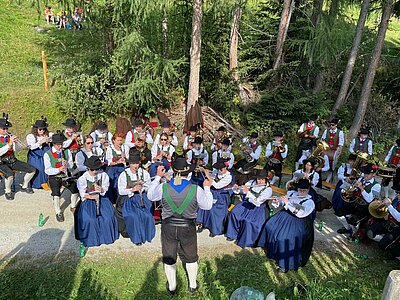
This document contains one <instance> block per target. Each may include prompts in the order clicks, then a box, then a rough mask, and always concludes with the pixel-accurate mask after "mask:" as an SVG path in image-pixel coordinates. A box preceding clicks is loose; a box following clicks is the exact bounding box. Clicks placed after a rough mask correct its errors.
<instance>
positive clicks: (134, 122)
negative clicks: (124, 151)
mask: <svg viewBox="0 0 400 300" xmlns="http://www.w3.org/2000/svg"><path fill="white" fill-rule="evenodd" d="M132 125H133V126H143V125H144V124H143V121H142V120H141V119H135V120H133V122H132Z"/></svg>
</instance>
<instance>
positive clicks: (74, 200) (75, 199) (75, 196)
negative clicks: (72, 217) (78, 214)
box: [71, 194, 79, 208]
mask: <svg viewBox="0 0 400 300" xmlns="http://www.w3.org/2000/svg"><path fill="white" fill-rule="evenodd" d="M78 198H79V194H72V195H71V208H75V207H76V205H77V204H78V201H79V200H78Z"/></svg>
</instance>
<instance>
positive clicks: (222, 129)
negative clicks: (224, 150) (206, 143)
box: [217, 126, 226, 131]
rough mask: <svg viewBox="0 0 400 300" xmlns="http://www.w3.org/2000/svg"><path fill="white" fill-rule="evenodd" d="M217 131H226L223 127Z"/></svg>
mask: <svg viewBox="0 0 400 300" xmlns="http://www.w3.org/2000/svg"><path fill="white" fill-rule="evenodd" d="M217 131H226V129H225V127H224V126H220V127H219V128H218V129H217Z"/></svg>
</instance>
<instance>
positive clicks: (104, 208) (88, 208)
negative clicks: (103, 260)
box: [77, 196, 119, 247]
mask: <svg viewBox="0 0 400 300" xmlns="http://www.w3.org/2000/svg"><path fill="white" fill-rule="evenodd" d="M77 226H78V228H77V235H78V238H79V240H80V241H81V242H83V244H84V245H85V247H92V246H99V245H102V244H112V243H114V242H115V241H116V240H117V239H118V237H119V232H118V224H117V219H116V217H115V211H114V208H113V206H112V204H111V202H110V200H109V199H108V198H107V197H106V196H100V216H97V215H96V202H95V201H94V200H89V199H87V200H84V201H82V202H81V204H80V206H79V208H78V212H77Z"/></svg>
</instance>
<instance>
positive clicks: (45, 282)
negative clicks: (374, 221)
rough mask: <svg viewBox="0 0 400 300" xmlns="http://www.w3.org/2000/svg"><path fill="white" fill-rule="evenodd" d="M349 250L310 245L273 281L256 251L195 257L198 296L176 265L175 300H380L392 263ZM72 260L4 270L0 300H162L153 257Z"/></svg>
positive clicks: (10, 265)
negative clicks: (254, 298) (256, 294)
mask: <svg viewBox="0 0 400 300" xmlns="http://www.w3.org/2000/svg"><path fill="white" fill-rule="evenodd" d="M352 247H353V246H350V247H349V249H350V248H352ZM316 249H317V250H316ZM349 249H347V248H346V247H340V246H339V247H338V246H337V245H336V248H335V250H334V252H333V251H332V250H328V249H326V245H321V244H319V245H316V248H315V249H314V251H313V255H312V259H311V260H310V262H309V263H308V265H307V266H306V267H305V268H301V269H300V270H299V271H298V272H293V271H292V272H289V273H287V274H279V273H277V272H276V271H275V268H276V267H275V263H274V262H273V261H271V260H267V259H266V258H265V255H264V254H263V252H262V251H261V250H253V249H250V250H240V251H239V248H236V247H231V248H230V249H225V251H224V250H223V249H215V251H214V249H209V250H208V251H200V256H201V258H200V263H199V276H198V280H199V282H200V289H199V291H198V293H196V294H195V295H193V296H192V295H190V294H189V293H188V292H187V291H186V290H187V280H186V276H185V273H184V271H183V269H182V267H181V264H180V263H178V287H180V291H181V292H180V293H179V294H178V297H176V298H175V299H228V298H229V296H230V295H231V294H232V292H233V291H234V290H235V289H236V288H238V287H240V286H242V285H247V286H250V287H253V288H256V289H258V290H260V291H262V292H263V293H264V294H265V295H267V294H268V293H269V292H270V291H272V290H274V291H275V293H276V296H277V299H294V298H297V297H296V296H295V292H294V286H295V285H298V286H299V290H300V291H301V286H304V287H305V289H306V291H305V292H303V293H299V295H298V298H300V299H380V296H381V293H382V290H383V286H384V283H385V280H386V276H387V275H388V273H389V272H390V270H392V269H395V268H396V267H397V268H398V267H399V264H400V263H399V261H398V260H395V261H384V260H383V259H382V258H381V257H380V255H381V254H382V253H381V252H375V250H374V247H371V246H369V247H368V248H367V249H366V251H368V254H369V258H368V259H367V260H361V259H357V258H355V257H354V256H353V255H352V253H351V251H352V250H349ZM364 250H365V249H364ZM349 251H350V252H349ZM216 253H218V254H216ZM224 253H225V254H224ZM75 255H76V254H75ZM75 255H61V256H59V257H57V258H55V257H46V258H43V259H41V260H38V261H37V260H36V261H34V262H32V261H31V260H30V259H29V258H24V257H22V258H21V257H19V258H14V259H12V260H11V261H8V262H4V263H3V265H2V266H1V268H0V299H96V300H99V299H170V296H169V294H168V293H167V292H166V290H165V281H166V278H165V275H164V271H163V266H162V262H161V259H160V257H159V255H160V254H159V253H154V255H149V254H143V255H140V256H127V255H126V254H121V255H120V256H118V257H110V256H107V257H101V258H100V257H90V256H89V257H85V258H84V259H81V260H79V259H78V258H76V256H75Z"/></svg>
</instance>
